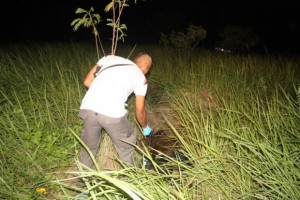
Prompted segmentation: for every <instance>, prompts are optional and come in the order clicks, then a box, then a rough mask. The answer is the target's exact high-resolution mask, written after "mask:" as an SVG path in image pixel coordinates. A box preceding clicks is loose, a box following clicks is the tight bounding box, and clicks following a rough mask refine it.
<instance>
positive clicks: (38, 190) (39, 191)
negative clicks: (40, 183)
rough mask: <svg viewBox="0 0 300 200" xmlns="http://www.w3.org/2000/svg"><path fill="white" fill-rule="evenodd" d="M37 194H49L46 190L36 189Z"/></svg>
mask: <svg viewBox="0 0 300 200" xmlns="http://www.w3.org/2000/svg"><path fill="white" fill-rule="evenodd" d="M35 192H37V193H43V194H46V193H47V191H46V188H36V189H35Z"/></svg>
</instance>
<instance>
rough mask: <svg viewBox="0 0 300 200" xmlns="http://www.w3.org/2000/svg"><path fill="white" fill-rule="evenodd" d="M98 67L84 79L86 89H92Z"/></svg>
mask: <svg viewBox="0 0 300 200" xmlns="http://www.w3.org/2000/svg"><path fill="white" fill-rule="evenodd" d="M97 67H98V65H95V66H94V67H93V68H92V69H91V70H90V71H89V73H88V74H87V75H86V76H85V78H84V79H83V84H84V86H85V87H86V88H90V86H91V84H92V82H93V80H94V79H95V77H94V73H95V72H96V70H97Z"/></svg>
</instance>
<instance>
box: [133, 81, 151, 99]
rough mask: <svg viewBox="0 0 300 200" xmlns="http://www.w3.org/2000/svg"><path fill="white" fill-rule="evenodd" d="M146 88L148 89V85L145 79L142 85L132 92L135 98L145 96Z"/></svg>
mask: <svg viewBox="0 0 300 200" xmlns="http://www.w3.org/2000/svg"><path fill="white" fill-rule="evenodd" d="M147 88H148V84H147V80H146V79H145V81H144V83H143V84H141V85H140V86H138V87H136V88H135V90H134V91H133V92H134V94H135V95H136V96H146V93H147Z"/></svg>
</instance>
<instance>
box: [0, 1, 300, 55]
mask: <svg viewBox="0 0 300 200" xmlns="http://www.w3.org/2000/svg"><path fill="white" fill-rule="evenodd" d="M109 2H110V0H51V1H45V0H44V1H42V0H11V1H9V2H6V4H3V5H2V6H1V10H2V11H1V16H0V17H1V39H0V43H2V44H3V43H18V42H40V41H42V42H56V41H66V42H69V41H81V40H88V41H89V40H90V41H91V42H93V35H92V33H91V29H87V28H83V27H82V28H80V29H79V30H78V31H76V32H74V31H73V30H72V27H71V25H70V24H71V22H72V21H73V20H74V19H75V18H78V17H80V16H79V15H76V14H75V10H76V9H77V8H79V7H80V8H84V9H86V10H89V8H90V7H91V6H93V7H94V8H95V10H96V12H97V13H99V14H100V15H101V17H102V19H103V21H102V24H101V25H100V26H99V27H98V29H99V30H100V36H101V39H102V41H104V42H109V37H110V35H111V32H110V31H111V30H110V29H109V28H108V27H107V26H106V25H105V24H106V18H107V17H109V18H111V15H109V14H105V13H104V11H103V10H104V7H105V5H106V4H107V3H109ZM129 4H130V6H129V7H127V8H125V10H124V13H123V15H122V18H121V19H122V22H123V23H125V24H126V25H127V27H128V30H127V32H126V33H127V37H126V38H125V43H126V42H127V43H137V44H153V43H158V40H159V37H160V34H161V33H162V32H164V33H167V34H168V33H170V31H172V30H173V31H184V30H185V29H186V28H187V27H188V26H189V25H190V24H193V25H201V26H202V27H203V28H204V29H206V30H207V38H206V40H205V41H204V42H203V44H202V45H205V46H207V47H209V48H214V46H215V45H216V42H217V41H218V40H219V39H220V38H219V32H220V31H222V30H223V28H224V27H225V26H226V25H229V24H231V25H240V26H252V27H253V28H254V30H255V33H256V34H257V35H258V36H259V38H260V44H261V45H262V46H263V45H265V46H267V47H268V48H271V49H278V50H289V51H299V42H298V41H299V35H300V27H299V26H300V24H299V19H300V6H299V5H300V4H299V1H298V0H280V1H279V0H273V1H271V0H260V1H254V0H252V1H250V0H240V1H230V0H146V1H143V0H138V1H137V3H136V4H134V0H131V1H129Z"/></svg>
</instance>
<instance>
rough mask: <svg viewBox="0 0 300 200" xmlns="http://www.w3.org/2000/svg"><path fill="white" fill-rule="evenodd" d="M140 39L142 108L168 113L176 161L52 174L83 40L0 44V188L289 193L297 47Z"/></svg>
mask: <svg viewBox="0 0 300 200" xmlns="http://www.w3.org/2000/svg"><path fill="white" fill-rule="evenodd" d="M145 49H146V50H147V51H148V52H149V53H150V54H151V55H152V56H153V59H154V66H153V69H152V71H151V74H150V75H149V77H148V79H149V93H148V96H147V107H148V108H149V109H150V110H151V109H153V110H155V109H156V107H159V106H161V105H163V106H167V107H169V108H170V110H172V114H173V115H174V117H175V118H176V122H175V123H174V122H173V121H172V123H171V121H170V120H169V119H168V116H167V115H166V117H165V122H164V123H167V124H168V127H169V129H170V130H171V132H172V133H173V134H174V136H175V137H176V138H177V139H178V141H179V143H180V151H181V153H183V154H184V155H185V156H186V157H187V158H188V161H183V162H180V161H178V160H176V159H173V158H171V157H167V158H166V159H167V160H168V162H167V163H165V164H164V165H157V164H155V163H154V166H155V167H154V169H153V170H145V169H143V168H142V167H141V166H140V165H139V164H137V166H132V167H127V166H125V165H121V166H123V167H122V168H121V169H118V170H116V169H114V170H101V171H100V170H93V169H85V168H83V169H82V168H80V167H79V169H80V170H73V173H75V178H76V176H78V177H85V178H86V179H88V180H89V181H88V182H87V184H86V186H85V187H84V188H76V186H74V187H75V189H74V188H73V189H72V190H71V189H70V187H73V186H72V182H71V181H70V178H69V179H68V178H65V177H67V175H62V174H64V173H65V172H66V171H69V168H70V166H74V165H75V163H76V162H75V161H76V158H77V156H76V155H77V151H78V148H79V146H80V145H79V142H78V139H76V138H77V137H75V136H74V134H79V130H80V128H81V120H80V119H79V117H78V116H77V113H78V109H79V105H80V102H81V99H82V97H83V95H84V93H85V91H86V89H85V88H84V86H83V85H82V84H81V80H82V79H83V77H84V76H85V74H86V73H87V72H88V70H89V69H90V67H91V66H92V65H93V64H94V63H95V62H96V59H97V58H96V53H95V50H94V49H93V47H90V46H88V45H86V44H83V43H82V44H56V45H49V44H39V45H19V46H10V47H5V48H4V47H2V49H0V56H1V59H0V70H1V72H2V73H1V74H0V77H1V78H0V83H1V84H0V113H1V115H0V124H1V126H0V129H1V132H0V143H1V145H0V169H1V170H0V171H1V176H0V198H2V199H73V198H74V196H75V195H76V194H77V193H78V192H83V191H86V192H87V194H88V196H90V198H91V199H155V200H156V199H188V200H189V199H299V198H300V192H299V191H300V187H299V185H300V184H299V183H300V165H299V163H300V151H299V149H300V148H299V147H300V104H299V102H300V98H299V97H300V93H299V88H300V86H299V84H300V76H299V74H300V73H299V63H300V62H299V59H298V58H297V57H285V56H278V55H277V56H271V55H268V56H257V55H234V54H220V53H218V52H209V51H199V52H196V53H195V54H194V55H193V56H192V57H190V58H188V59H187V58H185V57H184V56H182V55H177V54H176V52H173V51H171V50H168V49H163V48H159V47H147V46H145V47H138V48H137V49H135V52H138V51H145ZM129 53H130V50H127V49H126V48H124V50H121V52H120V54H121V55H123V56H126V55H128V54H129ZM132 101H133V100H132V99H131V100H130V101H129V103H132ZM130 109H131V108H130ZM138 149H139V151H138V152H139V153H138V154H139V155H141V154H144V155H145V156H147V155H149V154H148V152H143V150H141V149H142V148H139V147H138ZM117 162H118V161H117ZM68 184H71V186H70V185H69V186H67V185H68ZM37 188H42V189H45V190H41V189H39V190H36V189H37ZM45 191H46V192H45Z"/></svg>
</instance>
